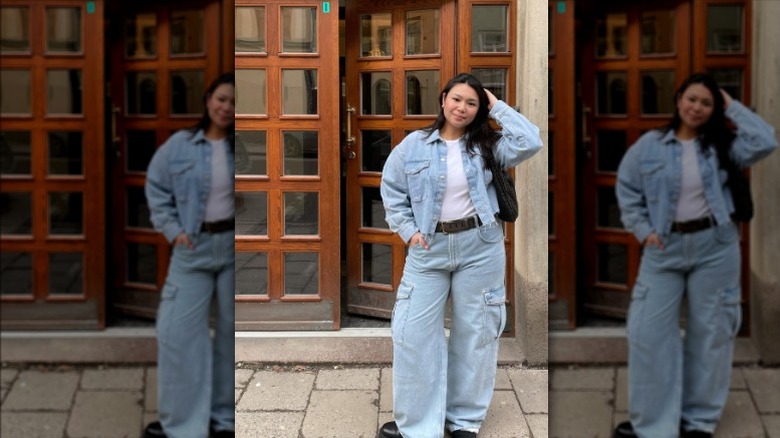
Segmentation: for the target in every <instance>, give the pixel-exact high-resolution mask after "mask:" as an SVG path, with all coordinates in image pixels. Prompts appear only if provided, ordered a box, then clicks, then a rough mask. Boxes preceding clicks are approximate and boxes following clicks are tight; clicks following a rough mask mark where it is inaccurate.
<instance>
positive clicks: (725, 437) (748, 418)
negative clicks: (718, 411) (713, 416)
mask: <svg viewBox="0 0 780 438" xmlns="http://www.w3.org/2000/svg"><path fill="white" fill-rule="evenodd" d="M764 436H765V435H764V427H763V424H762V422H761V418H760V417H759V416H758V413H757V412H756V408H755V405H754V404H753V400H752V399H751V398H750V393H749V392H747V391H732V392H730V393H729V398H728V400H726V407H725V408H724V409H723V415H722V416H721V418H720V423H719V424H718V428H717V429H716V430H715V438H763V437H764Z"/></svg>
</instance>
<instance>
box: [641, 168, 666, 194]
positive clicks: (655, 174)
mask: <svg viewBox="0 0 780 438" xmlns="http://www.w3.org/2000/svg"><path fill="white" fill-rule="evenodd" d="M665 166H666V163H665V162H663V161H661V160H648V161H641V162H640V163H639V173H640V175H642V186H643V187H644V195H645V198H647V200H648V202H657V201H658V197H659V195H660V193H661V190H662V188H663V187H664V185H663V178H664V172H663V169H664V167H665Z"/></svg>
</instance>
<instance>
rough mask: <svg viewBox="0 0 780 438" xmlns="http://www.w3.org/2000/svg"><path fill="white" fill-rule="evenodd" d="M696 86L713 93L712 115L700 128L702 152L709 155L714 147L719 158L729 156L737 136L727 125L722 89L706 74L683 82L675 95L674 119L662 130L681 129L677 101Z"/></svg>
mask: <svg viewBox="0 0 780 438" xmlns="http://www.w3.org/2000/svg"><path fill="white" fill-rule="evenodd" d="M694 84H700V85H703V86H704V87H706V88H707V89H708V90H710V93H712V102H713V108H712V114H711V115H710V118H709V120H707V122H706V123H704V124H703V125H702V126H701V127H700V128H699V135H698V139H699V143H700V144H701V149H702V152H704V153H705V154H707V153H709V152H708V151H709V148H710V147H713V148H715V151H716V152H717V153H718V154H719V156H723V154H726V156H727V155H728V151H729V149H730V148H731V143H732V142H733V141H734V138H735V137H736V135H735V134H734V132H733V131H732V130H731V128H729V126H728V124H727V123H726V115H725V109H724V108H723V104H724V99H723V95H722V94H721V93H720V87H719V86H718V83H717V82H715V79H713V78H712V77H711V76H709V75H707V74H705V73H694V74H692V75H691V76H689V77H688V78H687V79H686V80H685V81H683V83H682V84H681V85H680V88H678V89H677V92H676V93H675V94H674V103H675V108H676V109H675V112H674V117H673V118H672V121H671V122H670V123H669V124H668V125H667V126H666V127H664V128H662V130H663V131H665V132H669V131H677V128H679V127H680V124H681V123H682V119H681V118H680V110H679V108H677V101H678V100H679V99H680V98H681V97H682V95H683V93H685V90H687V89H688V87H690V86H691V85H694Z"/></svg>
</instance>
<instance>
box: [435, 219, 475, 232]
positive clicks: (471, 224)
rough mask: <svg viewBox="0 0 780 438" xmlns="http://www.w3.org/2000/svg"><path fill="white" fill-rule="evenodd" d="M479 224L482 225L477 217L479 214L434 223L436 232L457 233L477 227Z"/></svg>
mask: <svg viewBox="0 0 780 438" xmlns="http://www.w3.org/2000/svg"><path fill="white" fill-rule="evenodd" d="M480 225H482V221H481V220H480V219H479V216H469V217H464V218H463V219H455V220H454V221H447V222H439V223H437V224H436V232H437V233H444V234H451V233H459V232H461V231H466V230H470V229H472V228H477V227H478V226H480Z"/></svg>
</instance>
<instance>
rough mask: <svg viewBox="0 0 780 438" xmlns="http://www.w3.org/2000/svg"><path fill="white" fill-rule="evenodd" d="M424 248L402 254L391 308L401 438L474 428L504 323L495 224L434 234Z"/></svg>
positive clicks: (500, 245) (500, 239)
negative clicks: (448, 314)
mask: <svg viewBox="0 0 780 438" xmlns="http://www.w3.org/2000/svg"><path fill="white" fill-rule="evenodd" d="M428 243H429V246H430V248H429V249H428V250H425V249H423V248H421V247H419V246H415V247H411V248H409V254H408V256H407V258H406V265H405V267H404V274H403V278H402V279H401V284H400V286H399V288H398V293H397V297H396V303H395V308H394V309H393V318H392V335H393V345H394V349H393V410H394V417H395V420H396V423H397V424H398V428H399V430H400V432H401V434H402V435H403V436H404V437H406V438H440V437H443V436H444V428H445V423H446V427H447V428H449V429H450V430H460V429H465V430H469V431H474V432H476V431H478V430H479V428H480V426H481V425H482V421H483V420H484V419H485V416H486V415H487V409H488V406H489V405H490V400H491V398H492V396H493V387H494V385H495V378H496V365H497V359H498V338H499V336H500V334H501V332H502V331H503V329H504V325H505V323H506V308H505V304H504V302H505V299H506V292H505V286H504V270H505V267H506V262H505V260H506V258H505V257H506V256H505V254H504V234H503V229H502V227H501V225H500V223H495V222H494V223H492V224H488V225H483V226H481V227H478V228H474V229H471V230H467V231H463V232H459V233H454V234H444V233H436V234H435V235H434V237H433V239H432V241H430V242H428ZM448 296H449V297H451V299H452V326H451V329H450V338H449V348H448V345H447V341H446V337H445V330H444V315H445V309H446V303H447V298H448Z"/></svg>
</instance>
